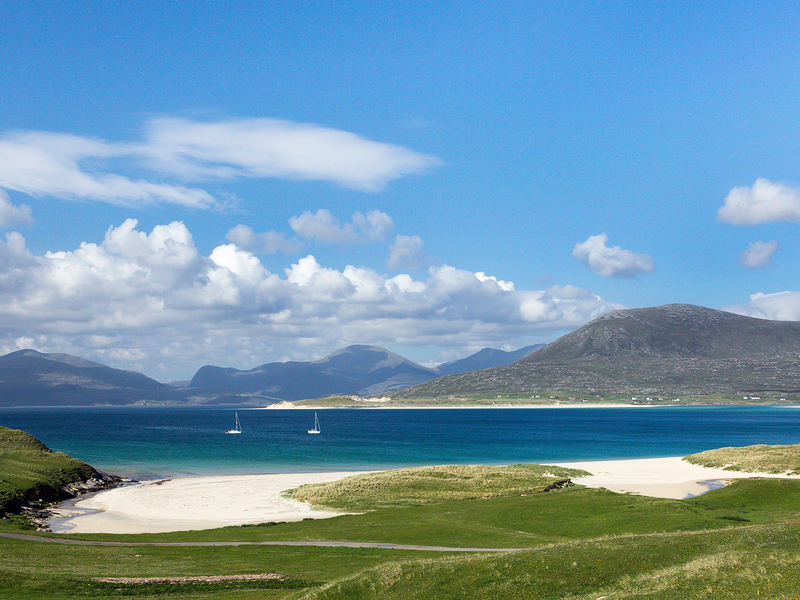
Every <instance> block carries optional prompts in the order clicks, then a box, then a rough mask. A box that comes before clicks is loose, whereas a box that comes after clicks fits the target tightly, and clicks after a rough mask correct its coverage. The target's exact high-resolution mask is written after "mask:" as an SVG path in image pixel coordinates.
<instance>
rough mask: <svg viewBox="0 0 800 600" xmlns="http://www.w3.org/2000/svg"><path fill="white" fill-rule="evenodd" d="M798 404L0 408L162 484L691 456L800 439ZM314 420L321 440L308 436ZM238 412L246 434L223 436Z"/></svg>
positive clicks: (99, 464)
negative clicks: (192, 479)
mask: <svg viewBox="0 0 800 600" xmlns="http://www.w3.org/2000/svg"><path fill="white" fill-rule="evenodd" d="M798 408H800V407H798V406H784V405H782V406H770V405H766V406H736V405H726V406H680V407H678V406H666V407H662V406H656V407H636V406H630V407H616V406H615V407H594V406H582V407H576V408H574V409H569V408H567V409H563V410H562V409H557V408H556V409H549V408H548V407H531V408H456V409H452V408H426V409H419V408H379V409H375V408H343V409H336V408H328V409H305V408H302V409H301V408H294V409H264V408H260V407H259V408H253V407H230V406H98V407H95V406H92V407H35V408H0V425H2V426H4V427H10V428H12V429H22V430H24V431H27V432H28V433H30V434H32V435H34V436H36V437H37V438H38V439H40V440H41V441H42V442H43V443H44V444H46V445H47V446H48V447H50V448H51V449H53V450H55V451H60V452H65V453H67V454H69V455H71V456H74V457H75V458H78V459H80V460H83V461H85V462H87V463H89V464H90V465H92V466H93V467H95V468H97V469H98V470H100V471H103V472H106V473H112V474H116V475H122V476H126V477H133V478H136V479H156V478H165V477H182V476H193V475H245V474H259V473H305V472H321V471H363V470H382V469H391V468H400V467H409V466H420V465H432V464H495V465H498V464H514V463H540V464H548V463H555V462H572V461H586V460H615V459H633V458H657V457H666V456H685V455H687V454H692V453H695V452H700V451H703V450H710V449H713V448H719V447H724V446H747V445H752V444H794V443H800V410H798ZM315 410H316V412H317V413H318V415H319V420H320V428H321V433H320V434H319V435H309V434H308V430H309V429H311V428H312V427H313V425H314V412H315ZM236 413H238V416H239V419H240V422H241V427H242V432H241V433H240V434H236V435H232V434H227V433H226V432H227V431H228V430H229V429H232V428H233V426H234V422H235V421H234V420H235V415H236Z"/></svg>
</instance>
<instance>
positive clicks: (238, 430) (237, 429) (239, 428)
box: [225, 412, 242, 433]
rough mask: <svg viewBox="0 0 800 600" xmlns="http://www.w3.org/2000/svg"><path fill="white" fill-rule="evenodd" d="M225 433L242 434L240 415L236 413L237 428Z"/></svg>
mask: <svg viewBox="0 0 800 600" xmlns="http://www.w3.org/2000/svg"><path fill="white" fill-rule="evenodd" d="M225 433H242V426H241V425H240V424H239V413H238V412H237V413H236V427H234V428H233V429H228V431H226V432H225Z"/></svg>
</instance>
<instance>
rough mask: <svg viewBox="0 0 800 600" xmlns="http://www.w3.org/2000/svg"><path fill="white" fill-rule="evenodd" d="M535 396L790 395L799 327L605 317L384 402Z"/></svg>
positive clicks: (694, 316) (687, 316)
mask: <svg viewBox="0 0 800 600" xmlns="http://www.w3.org/2000/svg"><path fill="white" fill-rule="evenodd" d="M542 390H564V391H580V392H586V393H590V392H592V393H602V392H605V393H612V392H613V393H631V394H642V395H644V394H649V393H653V394H655V393H665V394H678V393H680V394H689V393H694V394H703V393H739V392H763V391H767V390H772V391H784V392H794V391H800V323H797V322H786V321H767V320H764V319H754V318H751V317H743V316H740V315H735V314H732V313H727V312H723V311H719V310H713V309H709V308H703V307H699V306H690V305H685V304H672V305H667V306H660V307H655V308H642V309H630V310H620V311H614V312H611V313H608V314H606V315H603V316H601V317H599V318H597V319H595V320H594V321H592V322H590V323H588V324H587V325H585V326H583V327H581V328H580V329H578V330H577V331H574V332H572V333H570V334H568V335H565V336H563V337H562V338H560V339H558V340H556V341H555V342H553V343H551V344H549V345H548V346H546V347H544V348H542V349H540V350H537V351H536V352H534V353H533V354H530V355H528V356H526V357H525V358H522V359H521V360H519V361H517V362H515V363H513V364H511V365H508V366H505V367H497V368H493V369H485V370H482V371H476V372H472V373H465V374H462V375H452V376H449V377H443V378H440V379H436V380H434V381H431V382H428V383H426V384H423V385H420V386H415V387H413V388H410V389H408V390H403V391H401V392H398V393H395V394H393V395H395V396H398V397H443V396H450V395H468V394H479V393H494V392H497V393H501V392H502V393H506V392H509V393H510V392H528V391H542Z"/></svg>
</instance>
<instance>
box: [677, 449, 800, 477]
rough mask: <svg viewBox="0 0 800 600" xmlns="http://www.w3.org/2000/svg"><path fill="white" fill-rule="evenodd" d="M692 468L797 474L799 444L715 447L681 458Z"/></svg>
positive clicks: (799, 468) (799, 460) (799, 471)
mask: <svg viewBox="0 0 800 600" xmlns="http://www.w3.org/2000/svg"><path fill="white" fill-rule="evenodd" d="M684 460H685V461H688V462H690V463H692V464H695V465H702V466H704V467H715V468H721V469H725V470H726V471H739V472H742V473H781V474H782V473H788V474H792V475H798V474H800V444H788V445H779V446H768V445H766V444H759V445H755V446H743V447H737V448H718V449H716V450H707V451H706V452H700V453H698V454H691V455H689V456H687V457H685V458H684Z"/></svg>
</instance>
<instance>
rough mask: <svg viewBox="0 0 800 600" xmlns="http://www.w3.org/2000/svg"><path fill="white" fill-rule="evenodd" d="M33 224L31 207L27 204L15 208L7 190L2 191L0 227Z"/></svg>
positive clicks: (0, 197)
mask: <svg viewBox="0 0 800 600" xmlns="http://www.w3.org/2000/svg"><path fill="white" fill-rule="evenodd" d="M32 224H33V216H32V213H31V207H30V206H28V205H26V204H20V205H19V206H14V205H13V204H12V203H11V198H9V196H8V193H7V192H6V191H5V190H0V227H12V226H14V225H32Z"/></svg>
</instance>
